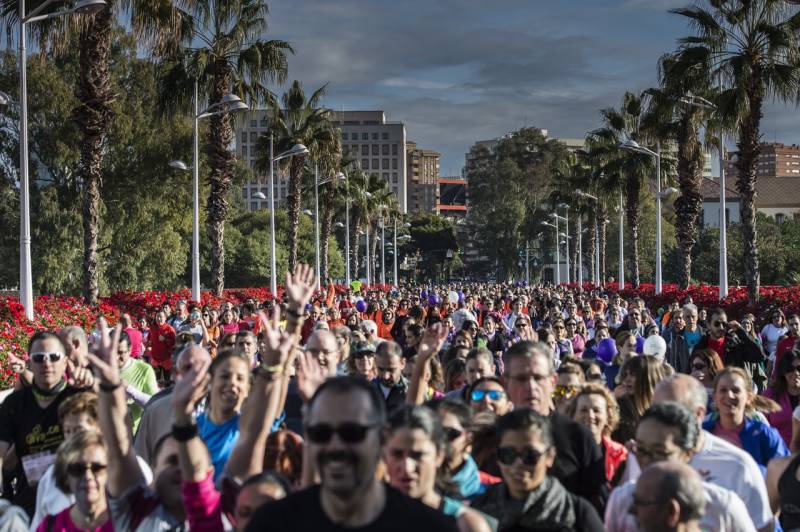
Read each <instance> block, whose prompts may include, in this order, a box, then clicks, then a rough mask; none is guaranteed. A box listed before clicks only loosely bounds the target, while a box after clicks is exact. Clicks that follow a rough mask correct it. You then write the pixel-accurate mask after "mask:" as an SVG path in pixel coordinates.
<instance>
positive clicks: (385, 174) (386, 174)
mask: <svg viewBox="0 0 800 532" xmlns="http://www.w3.org/2000/svg"><path fill="white" fill-rule="evenodd" d="M383 179H384V180H386V181H389V172H384V173H383Z"/></svg>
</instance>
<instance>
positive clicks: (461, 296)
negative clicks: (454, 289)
mask: <svg viewBox="0 0 800 532" xmlns="http://www.w3.org/2000/svg"><path fill="white" fill-rule="evenodd" d="M458 302H459V303H463V302H464V292H462V291H461V290H459V291H458Z"/></svg>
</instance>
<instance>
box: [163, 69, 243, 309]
mask: <svg viewBox="0 0 800 532" xmlns="http://www.w3.org/2000/svg"><path fill="white" fill-rule="evenodd" d="M198 107H199V99H198V90H197V79H195V80H194V113H193V114H194V117H193V126H192V137H193V139H192V141H193V148H192V166H191V169H192V301H197V302H198V303H199V302H200V162H199V161H200V146H199V122H200V119H201V118H208V117H209V116H214V115H219V114H224V113H230V112H235V111H243V110H245V109H248V106H247V104H246V103H244V102H243V101H242V100H241V99H240V98H239V97H238V96H236V95H235V94H226V95H225V96H224V97H223V98H222V99H221V100H220V101H219V102H217V103H214V104H211V105H209V106H208V107H206V108H205V109H204V110H203V111H202V112H200V111H198ZM169 165H170V166H171V167H172V168H175V169H177V170H183V171H186V170H189V167H188V166H186V163H184V162H183V161H181V160H174V161H170V163H169Z"/></svg>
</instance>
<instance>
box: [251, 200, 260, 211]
mask: <svg viewBox="0 0 800 532" xmlns="http://www.w3.org/2000/svg"><path fill="white" fill-rule="evenodd" d="M250 210H251V211H257V210H258V202H257V201H251V202H250Z"/></svg>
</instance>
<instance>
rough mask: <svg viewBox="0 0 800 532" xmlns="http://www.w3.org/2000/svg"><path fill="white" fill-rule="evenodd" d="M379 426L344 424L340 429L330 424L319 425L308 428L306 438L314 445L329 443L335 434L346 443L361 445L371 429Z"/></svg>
mask: <svg viewBox="0 0 800 532" xmlns="http://www.w3.org/2000/svg"><path fill="white" fill-rule="evenodd" d="M377 426H378V425H377V424H374V423H373V424H372V425H361V424H359V423H342V424H341V425H339V426H338V427H334V426H333V425H329V424H328V423H317V424H316V425H308V426H307V427H306V436H307V437H308V439H309V441H311V442H312V443H323V444H324V443H329V442H330V441H331V438H333V435H334V434H337V435H338V436H339V439H340V440H342V441H343V442H344V443H361V442H362V441H364V438H366V437H367V433H368V432H369V431H370V429H373V428H375V427H377Z"/></svg>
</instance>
